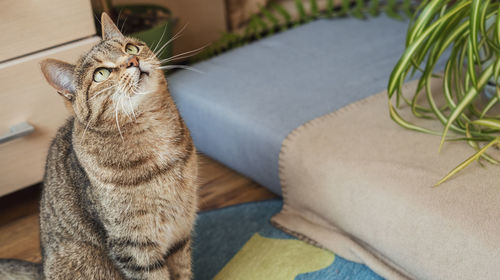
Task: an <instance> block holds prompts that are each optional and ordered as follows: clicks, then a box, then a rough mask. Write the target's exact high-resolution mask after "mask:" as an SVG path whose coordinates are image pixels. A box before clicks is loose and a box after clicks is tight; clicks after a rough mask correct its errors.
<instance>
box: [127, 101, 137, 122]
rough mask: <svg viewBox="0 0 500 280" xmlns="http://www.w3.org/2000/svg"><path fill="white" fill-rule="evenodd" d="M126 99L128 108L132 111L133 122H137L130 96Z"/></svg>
mask: <svg viewBox="0 0 500 280" xmlns="http://www.w3.org/2000/svg"><path fill="white" fill-rule="evenodd" d="M127 97H128V104H129V106H130V110H131V111H132V116H134V121H137V117H136V116H135V111H134V106H133V105H132V101H131V100H130V96H127Z"/></svg>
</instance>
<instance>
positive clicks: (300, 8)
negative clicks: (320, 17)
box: [295, 0, 308, 22]
mask: <svg viewBox="0 0 500 280" xmlns="http://www.w3.org/2000/svg"><path fill="white" fill-rule="evenodd" d="M295 8H297V11H298V12H299V18H300V20H301V21H303V22H306V21H307V20H308V17H307V15H306V10H305V9H304V4H303V3H302V0H295Z"/></svg>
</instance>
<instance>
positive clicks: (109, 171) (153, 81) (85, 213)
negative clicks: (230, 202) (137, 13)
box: [0, 14, 197, 280]
mask: <svg viewBox="0 0 500 280" xmlns="http://www.w3.org/2000/svg"><path fill="white" fill-rule="evenodd" d="M101 23H102V33H103V36H102V41H101V42H100V43H98V44H97V45H96V46H94V47H93V48H92V49H91V50H90V51H89V52H88V53H86V54H85V55H84V56H83V57H82V58H80V60H79V61H78V62H77V64H76V65H71V64H68V63H65V62H62V61H58V60H54V59H47V60H44V61H43V62H42V63H41V67H42V72H43V74H44V75H45V78H46V79H47V81H48V82H49V84H51V85H52V86H53V87H54V88H55V89H56V90H57V91H58V93H59V94H60V95H62V96H63V98H64V100H65V102H66V104H67V105H68V107H69V108H71V111H72V113H73V116H72V117H71V118H70V119H69V120H68V121H67V122H66V124H64V125H63V126H62V127H61V128H60V129H59V131H58V133H57V135H56V137H55V139H54V140H53V142H52V145H51V146H50V149H49V153H48V157H47V164H46V170H45V178H44V187H43V192H42V199H41V203H40V204H41V205H40V229H41V249H42V260H43V261H42V267H40V266H39V265H35V264H28V263H23V262H21V261H17V260H3V261H2V262H1V264H0V278H1V279H4V278H6V279H105V280H111V279H163V280H165V279H190V278H191V238H190V236H191V231H192V229H193V224H194V221H195V216H196V210H197V208H196V206H197V187H196V183H195V179H196V176H197V160H196V152H195V148H194V146H193V143H192V140H191V137H190V134H189V131H188V129H187V128H186V125H185V124H184V122H183V120H182V118H181V116H180V115H179V112H178V110H177V108H176V106H175V104H174V102H173V100H172V98H171V96H170V94H169V92H168V89H167V82H166V80H165V78H164V75H163V72H162V70H160V69H159V67H160V61H159V60H158V59H157V58H156V55H155V54H154V52H153V51H152V50H150V49H149V48H148V47H147V46H146V45H145V44H144V43H143V42H141V41H139V40H136V39H133V38H128V37H125V36H123V35H122V34H121V32H120V31H119V29H118V28H117V27H116V25H114V23H113V22H112V20H111V19H110V18H109V17H108V16H107V15H106V14H103V15H102V18H101ZM2 273H3V274H2ZM16 275H17V276H16ZM2 277H4V278H2ZM8 277H12V278H8ZM16 277H17V278H16ZM21 277H26V278H21Z"/></svg>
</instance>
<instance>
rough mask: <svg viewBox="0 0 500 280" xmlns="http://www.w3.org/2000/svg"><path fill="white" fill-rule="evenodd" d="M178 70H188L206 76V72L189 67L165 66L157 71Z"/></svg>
mask: <svg viewBox="0 0 500 280" xmlns="http://www.w3.org/2000/svg"><path fill="white" fill-rule="evenodd" d="M176 68H180V69H186V70H190V71H193V72H197V73H200V74H205V72H203V71H201V70H198V69H196V68H194V67H191V66H187V65H165V66H160V67H158V68H157V69H162V70H164V69H167V70H168V69H176Z"/></svg>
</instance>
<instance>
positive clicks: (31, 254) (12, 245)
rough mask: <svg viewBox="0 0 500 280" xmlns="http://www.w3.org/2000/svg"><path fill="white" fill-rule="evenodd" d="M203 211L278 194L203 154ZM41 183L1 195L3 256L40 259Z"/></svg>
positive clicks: (201, 194) (0, 255)
mask: <svg viewBox="0 0 500 280" xmlns="http://www.w3.org/2000/svg"><path fill="white" fill-rule="evenodd" d="M199 158H200V164H199V166H200V178H199V183H200V192H199V195H200V205H199V207H200V210H202V211H203V210H209V209H216V208H221V207H225V206H229V205H234V204H238V203H242V202H250V201H258V200H265V199H271V198H275V197H276V196H275V195H274V194H273V193H271V192H270V191H268V190H267V189H264V188H263V187H261V186H259V185H258V184H256V183H255V182H253V181H251V180H249V179H248V178H245V177H243V176H241V175H239V174H238V173H236V172H234V171H232V170H230V169H229V168H227V167H225V166H223V165H221V164H220V163H217V162H215V161H214V160H212V159H209V158H207V157H205V156H202V155H200V157H199ZM40 188H41V187H40V185H35V186H32V187H29V188H27V189H24V190H22V191H19V192H16V193H13V194H11V195H7V196H4V197H1V198H0V258H16V259H23V260H28V261H33V262H40V259H41V257H40V247H39V242H40V240H39V231H40V227H39V225H38V199H39V196H40Z"/></svg>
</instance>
